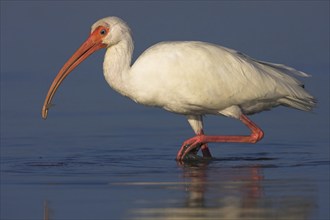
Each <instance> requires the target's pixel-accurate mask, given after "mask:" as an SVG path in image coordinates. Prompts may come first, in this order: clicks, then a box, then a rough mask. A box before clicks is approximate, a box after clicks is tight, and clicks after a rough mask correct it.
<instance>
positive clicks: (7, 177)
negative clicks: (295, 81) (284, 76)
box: [1, 73, 329, 220]
mask: <svg viewBox="0 0 330 220" xmlns="http://www.w3.org/2000/svg"><path fill="white" fill-rule="evenodd" d="M19 75H20V74H19V73H17V74H16V75H15V73H11V74H10V76H9V75H8V74H7V75H3V77H2V81H1V90H2V93H1V98H2V104H5V105H1V219H5V220H18V219H24V220H28V219H31V220H37V219H51V220H57V219H58V220H76V219H80V220H85V219H86V220H87V219H96V220H101V219H102V220H103V219H329V208H328V207H329V136H328V134H329V116H328V112H329V104H328V103H329V102H328V101H329V97H328V95H324V93H323V91H324V89H326V88H329V85H328V81H329V78H328V76H323V77H316V78H313V79H310V80H309V87H310V88H313V89H312V90H314V91H312V92H313V93H314V94H315V95H316V96H317V97H318V99H319V102H320V105H319V107H318V108H317V109H316V110H315V112H314V113H304V112H299V111H295V110H288V109H285V108H278V109H274V110H273V111H271V112H265V113H262V114H259V115H257V116H253V117H251V118H252V119H253V120H254V121H255V122H256V123H257V124H259V125H260V126H261V127H262V128H263V129H264V131H265V134H266V136H265V138H264V139H263V140H262V141H261V142H260V143H257V144H235V143H231V144H212V145H210V148H211V151H212V153H213V155H214V157H215V158H214V159H213V160H211V161H193V162H185V163H178V162H176V161H175V160H174V158H175V155H176V152H177V150H178V148H179V147H180V144H181V142H182V141H183V140H184V139H186V138H188V137H190V136H191V135H192V132H191V130H190V128H189V126H188V124H187V122H186V121H185V119H184V117H182V116H179V115H173V114H169V113H166V112H164V111H162V110H158V109H153V108H146V107H141V106H138V105H136V104H134V103H132V102H130V101H129V100H127V99H124V98H122V97H120V96H118V95H116V94H115V93H114V92H113V91H111V90H109V89H108V88H106V85H104V84H102V83H101V84H98V83H99V82H96V81H95V82H94V81H92V82H91V79H90V78H82V79H81V81H80V82H79V84H77V85H74V86H72V87H71V86H69V85H68V84H70V82H68V83H67V84H64V86H63V88H61V89H62V90H60V91H59V93H58V94H57V97H56V100H55V103H57V104H58V105H56V106H55V107H54V109H51V111H50V115H49V119H47V121H42V120H41V118H40V109H41V103H42V99H43V98H44V97H43V96H44V93H45V91H44V89H47V88H39V87H36V86H34V83H35V81H33V78H32V79H26V80H19V79H18V78H19V77H16V76H19ZM92 80H93V79H92ZM87 81H88V83H91V84H92V85H94V86H93V88H90V89H92V90H93V92H92V94H93V95H95V96H92V95H91V94H89V93H90V91H89V92H87V91H82V88H81V87H80V86H79V85H86V84H87ZM98 85H101V86H98ZM102 86H103V87H102ZM76 90H79V91H80V92H81V91H82V92H81V93H80V95H79V97H78V98H77V94H76V93H75V91H76ZM97 90H100V91H97ZM101 90H102V91H101ZM103 90H104V91H103ZM24 91H27V92H24ZM104 100H107V101H106V102H104ZM90 103H92V104H90ZM96 105H98V106H96ZM99 105H101V106H99ZM205 124H206V131H207V132H208V133H210V134H217V133H219V134H246V133H247V132H248V130H247V129H245V128H244V126H243V125H241V124H240V123H239V122H237V121H235V120H232V119H226V118H223V117H215V116H209V117H207V118H206V119H205Z"/></svg>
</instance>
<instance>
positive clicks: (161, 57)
mask: <svg viewBox="0 0 330 220" xmlns="http://www.w3.org/2000/svg"><path fill="white" fill-rule="evenodd" d="M101 48H106V49H107V50H106V54H105V59H104V63H103V70H104V76H105V79H106V81H107V82H108V83H109V85H110V86H111V87H112V88H113V89H114V90H116V91H117V92H119V93H120V94H122V95H124V96H127V97H129V98H131V99H132V100H134V101H135V102H137V103H140V104H143V105H147V106H156V107H160V108H164V109H165V110H167V111H170V112H174V113H178V114H182V115H185V116H186V117H187V119H188V122H189V123H190V125H191V127H192V129H193V130H194V132H195V134H196V136H194V137H192V138H190V139H188V140H186V141H185V142H184V143H183V145H182V147H181V148H180V150H179V152H178V154H177V157H176V159H177V160H184V159H185V158H187V157H188V156H189V155H193V156H194V155H196V154H197V152H198V150H199V149H201V150H202V154H203V157H206V158H208V157H211V153H210V151H209V149H208V147H207V143H210V142H246V143H256V142H257V141H259V140H260V139H262V137H263V135H264V134H263V131H262V130H261V129H260V128H259V127H258V126H257V125H256V124H255V123H253V122H252V121H251V120H250V119H249V118H248V117H247V115H251V114H254V113H258V112H261V111H263V110H269V109H271V108H273V107H276V106H280V105H282V106H287V107H292V108H295V109H299V110H303V111H310V110H311V109H312V108H313V107H314V106H315V104H316V100H315V99H314V98H313V96H312V95H310V94H309V93H308V92H306V90H305V89H304V86H303V84H302V83H301V82H299V81H298V80H297V79H296V78H294V77H292V76H291V75H297V76H301V77H308V76H309V75H307V74H306V73H303V72H300V71H298V70H295V69H293V68H291V67H288V66H284V65H281V64H274V63H268V62H263V61H259V60H255V59H253V58H251V57H248V56H247V55H245V54H242V53H240V52H237V51H235V50H232V49H228V48H225V47H221V46H218V45H214V44H210V43H205V42H199V41H177V42H161V43H158V44H156V45H154V46H152V47H150V48H149V49H147V50H146V51H145V52H144V53H143V54H142V55H141V56H140V57H139V58H138V59H137V60H136V61H135V63H134V64H131V58H132V53H133V40H132V36H131V31H130V28H129V27H128V25H127V24H126V23H125V22H124V21H123V20H121V19H120V18H117V17H107V18H103V19H101V20H99V21H97V22H96V23H95V24H94V25H93V26H92V29H91V34H90V36H89V37H88V39H87V40H86V41H85V42H84V43H83V44H82V45H81V46H80V48H79V49H78V50H77V51H76V52H75V53H74V54H73V55H72V57H71V58H70V59H69V60H68V61H67V62H66V63H65V64H64V66H63V67H62V69H61V70H60V71H59V73H58V74H57V76H56V78H55V79H54V81H53V83H52V85H51V86H50V88H49V91H48V94H47V96H46V99H45V102H44V105H43V108H42V117H43V118H44V119H46V117H47V114H48V110H49V107H50V104H51V100H52V98H53V97H54V94H55V92H56V90H57V89H58V87H59V85H60V84H61V82H62V81H63V80H64V78H65V77H66V76H67V75H68V74H69V73H70V72H71V71H72V70H73V69H74V68H75V67H77V66H78V65H79V64H80V63H81V62H82V61H83V60H85V59H86V58H87V57H88V56H90V55H91V54H92V53H93V52H95V51H97V50H99V49H101ZM206 114H212V115H223V116H227V117H231V118H235V119H239V120H241V121H242V122H243V123H244V124H245V125H246V126H247V127H248V128H249V129H250V130H251V134H250V135H247V136H237V135H235V136H208V135H205V134H204V132H203V120H202V118H203V115H206Z"/></svg>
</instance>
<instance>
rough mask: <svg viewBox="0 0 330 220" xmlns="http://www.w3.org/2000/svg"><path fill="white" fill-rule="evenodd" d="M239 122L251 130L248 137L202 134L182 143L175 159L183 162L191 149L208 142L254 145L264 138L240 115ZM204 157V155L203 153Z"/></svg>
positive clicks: (255, 127)
mask: <svg viewBox="0 0 330 220" xmlns="http://www.w3.org/2000/svg"><path fill="white" fill-rule="evenodd" d="M240 120H241V121H242V122H243V123H244V124H245V125H246V126H247V127H248V128H250V130H251V134H250V135H249V136H208V135H204V134H203V133H201V134H198V135H196V136H195V137H193V138H190V139H188V140H186V141H185V142H183V145H182V147H181V148H180V150H179V152H178V154H177V156H176V159H177V160H183V159H184V157H185V156H186V155H187V154H188V153H189V152H191V151H192V150H193V149H195V148H197V147H198V146H200V145H202V146H203V145H205V144H206V143H210V142H237V143H256V142H258V141H259V140H261V139H262V138H263V136H264V133H263V131H262V130H261V129H260V128H259V127H258V126H257V125H256V124H254V123H253V122H252V121H251V120H250V119H249V118H248V117H246V116H245V115H241V117H240ZM203 155H204V153H203Z"/></svg>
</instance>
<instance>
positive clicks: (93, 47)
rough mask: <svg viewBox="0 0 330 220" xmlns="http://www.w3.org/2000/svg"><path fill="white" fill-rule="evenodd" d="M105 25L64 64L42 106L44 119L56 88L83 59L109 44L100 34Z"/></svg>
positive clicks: (92, 34) (94, 32) (93, 33)
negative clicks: (105, 42)
mask: <svg viewBox="0 0 330 220" xmlns="http://www.w3.org/2000/svg"><path fill="white" fill-rule="evenodd" d="M101 29H104V27H101V26H100V27H98V28H96V29H95V30H94V31H93V32H92V33H91V34H90V36H89V37H88V39H87V40H86V41H85V42H84V43H83V44H82V45H81V46H80V48H79V49H78V50H77V51H76V52H75V53H74V54H73V55H72V57H70V59H69V60H68V61H67V62H66V63H65V64H64V66H63V67H62V68H61V70H60V71H59V72H58V74H57V76H56V77H55V79H54V81H53V83H52V85H51V86H50V88H49V90H48V93H47V96H46V99H45V101H44V105H43V106H42V111H41V115H42V118H43V119H46V118H47V114H48V109H49V108H50V106H51V101H52V99H53V97H54V95H55V92H56V90H57V89H58V87H59V86H60V84H61V83H62V81H63V80H64V79H65V77H67V76H68V75H69V73H70V72H71V71H72V70H73V69H74V68H76V67H77V66H78V65H79V64H80V63H81V62H82V61H84V60H85V59H86V58H87V57H89V56H90V55H91V54H92V53H94V52H95V51H97V50H99V49H101V48H105V47H106V46H107V45H106V44H104V43H103V42H102V39H103V37H104V36H102V35H101V34H100V30H101Z"/></svg>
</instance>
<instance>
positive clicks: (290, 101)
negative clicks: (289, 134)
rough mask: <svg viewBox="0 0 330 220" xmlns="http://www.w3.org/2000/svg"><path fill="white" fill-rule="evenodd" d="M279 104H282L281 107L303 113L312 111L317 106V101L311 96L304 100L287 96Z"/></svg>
mask: <svg viewBox="0 0 330 220" xmlns="http://www.w3.org/2000/svg"><path fill="white" fill-rule="evenodd" d="M279 102H280V103H281V105H284V106H288V107H292V108H295V109H299V110H302V111H312V109H313V108H314V107H315V105H316V99H315V98H313V97H311V96H310V97H306V98H304V99H300V98H297V97H292V96H287V97H285V98H281V99H280V100H279Z"/></svg>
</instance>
